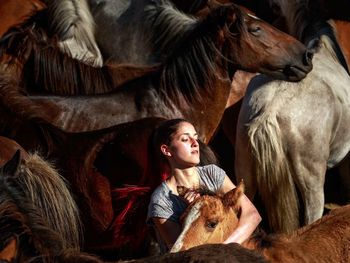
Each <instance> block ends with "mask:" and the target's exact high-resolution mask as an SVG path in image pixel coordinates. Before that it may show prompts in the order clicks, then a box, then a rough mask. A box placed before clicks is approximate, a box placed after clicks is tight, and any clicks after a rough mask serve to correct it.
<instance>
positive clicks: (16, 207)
mask: <svg viewBox="0 0 350 263" xmlns="http://www.w3.org/2000/svg"><path fill="white" fill-rule="evenodd" d="M0 189H1V190H0V231H1V233H2V234H1V237H0V246H1V247H2V248H3V246H4V245H6V243H7V242H8V239H9V238H10V237H11V236H17V238H18V241H19V243H20V247H19V252H22V254H21V255H19V259H21V258H22V257H23V258H25V257H28V256H29V257H31V258H37V259H40V260H41V261H40V262H51V260H50V257H51V256H52V254H54V255H59V254H60V253H61V252H62V251H63V250H67V249H71V250H72V251H76V250H78V249H79V247H80V242H81V237H80V232H81V228H80V220H79V215H78V210H77V207H76V205H75V202H74V201H73V199H72V196H71V195H70V192H69V190H68V188H67V186H66V182H65V181H64V180H63V178H62V177H60V175H59V174H58V173H57V172H56V171H55V170H54V169H53V168H52V166H51V165H50V164H49V163H48V162H46V161H44V160H43V159H41V158H40V157H39V156H38V155H37V154H35V153H34V154H29V158H28V159H27V160H25V161H23V163H22V164H20V167H19V169H18V170H17V172H16V173H15V174H4V172H2V174H1V176H0ZM19 262H22V261H21V260H19Z"/></svg>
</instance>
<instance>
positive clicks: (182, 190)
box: [176, 186, 190, 197]
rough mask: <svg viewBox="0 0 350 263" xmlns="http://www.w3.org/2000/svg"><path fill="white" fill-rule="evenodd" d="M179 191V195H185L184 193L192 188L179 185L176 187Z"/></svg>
mask: <svg viewBox="0 0 350 263" xmlns="http://www.w3.org/2000/svg"><path fill="white" fill-rule="evenodd" d="M176 190H177V193H178V194H179V196H181V197H184V195H185V194H186V193H187V192H188V191H189V190H190V189H189V188H187V187H186V186H177V187H176Z"/></svg>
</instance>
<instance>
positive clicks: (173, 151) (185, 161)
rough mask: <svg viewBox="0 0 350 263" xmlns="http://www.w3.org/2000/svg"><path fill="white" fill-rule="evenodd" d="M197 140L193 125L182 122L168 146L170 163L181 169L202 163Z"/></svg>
mask: <svg viewBox="0 0 350 263" xmlns="http://www.w3.org/2000/svg"><path fill="white" fill-rule="evenodd" d="M197 140H198V135H197V132H196V130H195V128H194V127H193V125H192V124H191V123H188V122H181V123H180V124H179V127H178V129H177V131H176V133H175V134H173V137H172V140H171V143H170V145H169V146H168V152H169V154H170V155H168V156H169V157H170V158H169V161H170V162H172V163H173V164H174V165H175V166H177V167H180V168H187V167H190V166H195V165H197V164H198V163H199V161H200V159H199V157H200V156H199V144H198V142H197Z"/></svg>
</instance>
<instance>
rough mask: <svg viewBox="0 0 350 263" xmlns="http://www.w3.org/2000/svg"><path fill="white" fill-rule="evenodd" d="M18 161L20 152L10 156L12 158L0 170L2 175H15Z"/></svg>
mask: <svg viewBox="0 0 350 263" xmlns="http://www.w3.org/2000/svg"><path fill="white" fill-rule="evenodd" d="M20 160H21V151H20V150H17V151H16V153H15V154H14V155H13V156H12V158H11V159H10V160H9V161H7V163H5V164H4V166H3V167H2V168H1V171H2V172H3V173H4V174H11V175H12V174H15V173H16V172H17V169H18V166H19V163H20Z"/></svg>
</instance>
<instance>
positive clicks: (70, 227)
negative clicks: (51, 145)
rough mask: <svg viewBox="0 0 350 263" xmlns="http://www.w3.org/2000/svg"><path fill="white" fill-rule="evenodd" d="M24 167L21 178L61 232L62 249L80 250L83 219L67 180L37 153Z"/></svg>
mask: <svg viewBox="0 0 350 263" xmlns="http://www.w3.org/2000/svg"><path fill="white" fill-rule="evenodd" d="M21 170H22V172H23V174H24V176H20V177H18V180H19V181H21V185H24V187H25V188H26V189H27V190H26V191H25V192H26V193H28V198H29V199H30V200H32V202H33V203H34V204H36V206H37V207H38V208H39V209H40V210H41V211H40V213H41V214H43V217H44V219H45V220H46V222H47V224H48V225H49V227H50V228H51V229H53V230H54V231H56V232H57V233H59V234H60V235H61V237H62V243H63V248H64V249H74V250H78V249H79V248H80V243H81V239H82V237H81V233H82V231H81V230H82V229H81V222H80V218H79V212H78V207H77V205H76V203H75V201H74V200H73V197H72V195H71V193H70V191H69V189H68V187H67V185H66V181H65V180H64V179H63V178H62V177H61V176H60V175H59V174H58V173H57V171H56V170H55V169H54V168H53V167H52V165H51V164H50V163H49V162H47V161H44V160H43V159H42V158H41V157H40V156H39V155H38V154H36V153H33V154H29V156H28V158H27V159H26V160H25V163H24V164H23V165H21Z"/></svg>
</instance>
